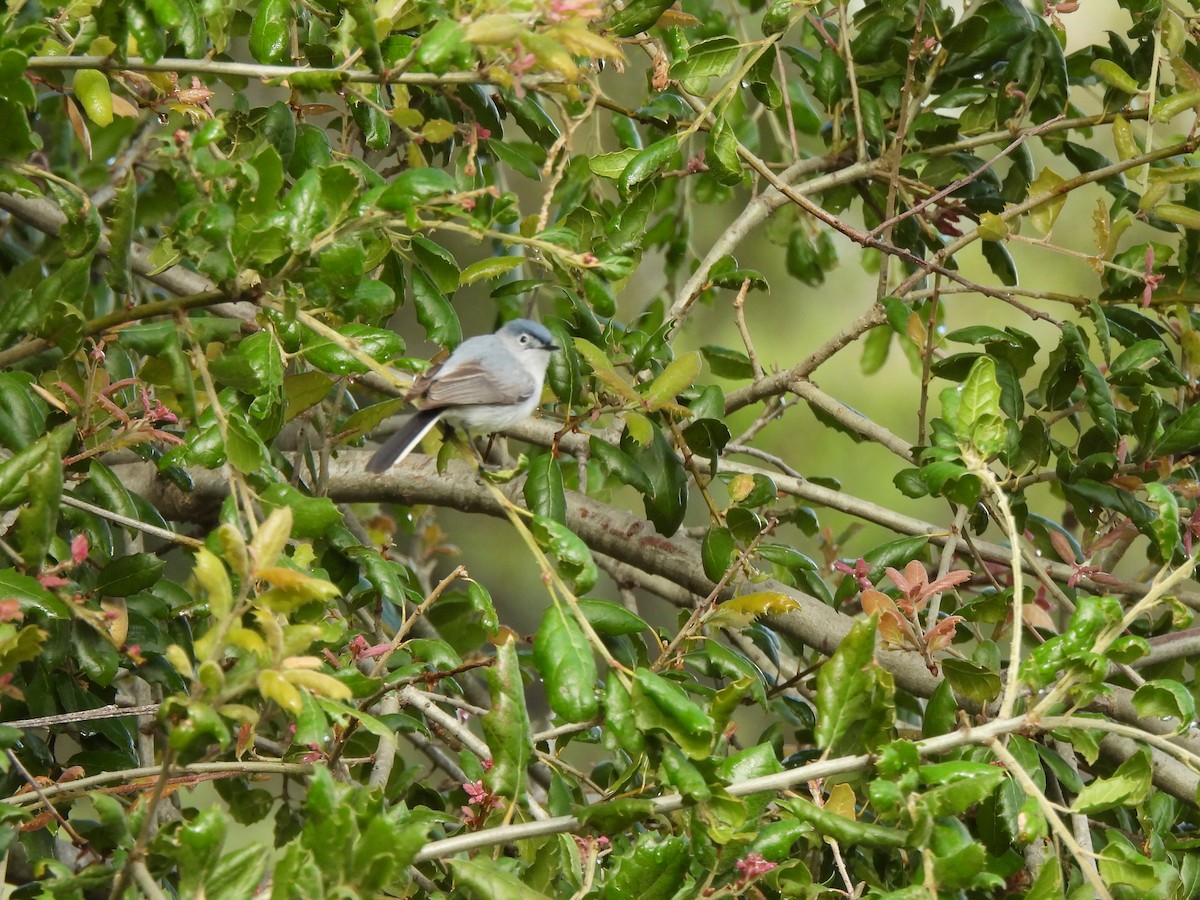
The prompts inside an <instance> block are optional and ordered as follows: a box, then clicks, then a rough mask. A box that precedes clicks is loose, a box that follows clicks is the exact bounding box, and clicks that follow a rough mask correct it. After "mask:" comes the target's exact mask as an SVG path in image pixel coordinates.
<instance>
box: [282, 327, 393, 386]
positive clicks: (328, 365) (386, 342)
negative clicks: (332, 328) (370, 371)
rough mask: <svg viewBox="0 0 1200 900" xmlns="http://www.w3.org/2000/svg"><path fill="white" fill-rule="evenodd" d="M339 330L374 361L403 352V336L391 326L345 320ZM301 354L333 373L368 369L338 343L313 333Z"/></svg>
mask: <svg viewBox="0 0 1200 900" xmlns="http://www.w3.org/2000/svg"><path fill="white" fill-rule="evenodd" d="M338 330H339V331H340V332H341V335H342V337H344V338H346V339H347V340H349V341H351V342H352V343H354V345H355V346H356V347H357V348H358V350H359V351H360V352H361V353H365V354H366V355H367V356H369V357H370V358H371V359H373V360H375V361H376V362H381V363H383V362H390V361H391V360H393V359H395V358H396V357H398V356H402V355H403V354H404V340H403V338H401V337H400V335H398V334H396V332H394V331H392V330H391V329H388V328H373V327H371V326H370V325H360V324H358V323H357V322H348V323H346V324H345V325H343V326H342V327H341V328H339V329H338ZM304 356H305V358H306V359H307V360H308V361H309V362H310V363H311V364H312V365H313V366H315V367H316V368H318V369H321V370H322V371H325V372H331V373H333V374H335V375H349V374H352V373H353V374H362V373H364V372H366V371H367V366H366V364H365V363H362V362H360V361H359V360H358V359H356V358H355V356H354V354H352V353H350V352H349V351H348V350H345V349H343V348H342V346H341V345H340V344H335V343H334V342H333V341H330V340H328V339H327V338H323V337H319V336H317V335H315V334H313V335H312V336H311V338H310V339H306V340H305V346H304Z"/></svg>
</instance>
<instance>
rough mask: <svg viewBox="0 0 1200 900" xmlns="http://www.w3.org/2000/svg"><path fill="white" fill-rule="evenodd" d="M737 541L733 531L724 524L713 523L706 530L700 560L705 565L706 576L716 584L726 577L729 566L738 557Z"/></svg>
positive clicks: (701, 545) (701, 543) (701, 544)
mask: <svg viewBox="0 0 1200 900" xmlns="http://www.w3.org/2000/svg"><path fill="white" fill-rule="evenodd" d="M737 554H738V547H737V542H736V541H735V540H734V539H733V532H732V531H730V530H729V529H728V528H725V527H724V526H717V525H713V526H710V527H709V529H708V530H707V531H706V532H704V539H703V540H702V541H701V542H700V560H701V562H702V564H703V565H704V577H705V578H707V579H708V580H709V581H711V582H713V583H714V584H715V583H716V582H718V581H720V580H721V579H722V578H724V577H725V573H726V572H728V571H729V567H730V566H731V565H733V562H734V560H736V559H737Z"/></svg>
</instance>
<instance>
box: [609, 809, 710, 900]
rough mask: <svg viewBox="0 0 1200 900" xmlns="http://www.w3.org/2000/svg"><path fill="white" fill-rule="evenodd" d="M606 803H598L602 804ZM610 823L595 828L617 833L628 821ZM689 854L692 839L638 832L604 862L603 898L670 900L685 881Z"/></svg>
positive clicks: (622, 830) (689, 859)
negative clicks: (631, 841)
mask: <svg viewBox="0 0 1200 900" xmlns="http://www.w3.org/2000/svg"><path fill="white" fill-rule="evenodd" d="M633 802H636V803H642V802H645V801H633ZM608 805H609V804H607V803H605V804H599V806H601V807H603V806H608ZM593 824H596V823H593ZM612 824H614V825H615V826H616V827H609V828H604V827H602V826H600V825H599V824H596V827H600V828H601V833H603V834H620V833H622V832H624V831H627V830H628V829H629V824H625V825H620V824H619V823H612ZM691 854H692V850H691V842H690V841H689V840H688V838H686V837H684V836H683V835H678V834H676V835H658V834H654V833H652V832H648V831H644V832H642V833H641V834H638V836H637V840H636V843H634V845H633V848H632V849H631V850H626V851H624V852H623V853H621V854H620V855H619V856H617V858H616V859H615V860H614V859H612V858H610V859H609V860H608V861H607V862H608V866H609V867H610V868H611V871H610V874H609V876H608V879H607V880H606V881H605V885H604V893H603V895H602V896H603V900H623V898H626V897H636V898H638V900H671V898H672V897H675V896H676V894H678V893H679V891H680V886H681V885H683V884H684V876H685V873H686V872H687V869H688V866H689V864H690V863H691V860H692V856H691Z"/></svg>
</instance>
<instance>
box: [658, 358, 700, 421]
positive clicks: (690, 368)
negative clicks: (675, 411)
mask: <svg viewBox="0 0 1200 900" xmlns="http://www.w3.org/2000/svg"><path fill="white" fill-rule="evenodd" d="M703 367H704V358H703V357H702V356H701V355H700V352H699V351H698V350H692V351H690V352H688V353H684V354H683V355H681V356H677V357H676V358H675V359H673V360H672V361H671V364H670V365H669V366H667V367H666V368H665V369H663V371H662V374H661V375H659V376H658V377H657V378H655V379H654V383H653V384H651V385H650V388H649V389H648V390H647V391H646V406H648V407H649V408H650V409H651V410H657V409H662V407H663V406H665V405H666V404H668V403H673V402H674V401H675V398H676V397H677V396H678V395H679V394H681V393H682V392H683V391H685V390H687V389H688V388H690V387H691V386H692V385H693V384H694V383H695V381H696V376H698V375H699V374H700V370H701V369H702V368H703Z"/></svg>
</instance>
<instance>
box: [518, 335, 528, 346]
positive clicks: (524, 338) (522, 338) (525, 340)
mask: <svg viewBox="0 0 1200 900" xmlns="http://www.w3.org/2000/svg"><path fill="white" fill-rule="evenodd" d="M517 340H518V341H520V342H521V343H522V344H528V343H529V335H527V334H523V335H521V336H520V337H519V338H517Z"/></svg>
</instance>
